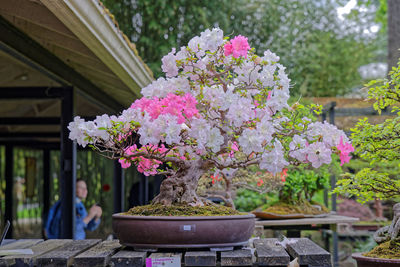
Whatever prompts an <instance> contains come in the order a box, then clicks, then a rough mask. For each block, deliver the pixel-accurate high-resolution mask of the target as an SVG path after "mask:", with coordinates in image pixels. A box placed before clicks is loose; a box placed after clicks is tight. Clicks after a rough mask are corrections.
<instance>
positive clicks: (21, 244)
mask: <svg viewBox="0 0 400 267" xmlns="http://www.w3.org/2000/svg"><path fill="white" fill-rule="evenodd" d="M40 242H43V239H20V240H17V241H15V242H12V243H10V244H7V245H4V246H1V247H0V250H9V249H23V248H29V247H31V246H34V245H36V244H37V243H40Z"/></svg>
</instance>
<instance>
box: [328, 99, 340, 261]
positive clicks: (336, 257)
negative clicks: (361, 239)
mask: <svg viewBox="0 0 400 267" xmlns="http://www.w3.org/2000/svg"><path fill="white" fill-rule="evenodd" d="M335 107H336V102H332V103H331V107H330V108H329V122H330V123H331V124H333V125H335ZM335 186H336V176H335V175H332V176H331V188H332V189H333V188H335ZM331 199H332V210H333V211H336V194H332V198H331ZM332 241H333V266H335V267H336V266H339V243H338V241H339V240H338V234H337V226H336V225H335V227H334V228H333V231H332Z"/></svg>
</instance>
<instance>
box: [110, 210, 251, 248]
mask: <svg viewBox="0 0 400 267" xmlns="http://www.w3.org/2000/svg"><path fill="white" fill-rule="evenodd" d="M254 218H255V216H254V215H253V214H246V215H232V216H131V215H123V214H121V213H118V214H114V215H113V216H112V219H113V220H112V226H113V231H114V233H115V235H116V236H117V238H118V239H119V241H120V243H121V244H124V245H127V246H131V247H135V248H195V247H199V248H200V247H232V246H241V245H245V244H246V243H247V241H248V239H249V238H250V236H251V235H252V233H253V230H254V224H255V219H254Z"/></svg>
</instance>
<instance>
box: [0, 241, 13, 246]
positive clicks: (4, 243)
mask: <svg viewBox="0 0 400 267" xmlns="http://www.w3.org/2000/svg"><path fill="white" fill-rule="evenodd" d="M15 241H16V240H15V239H4V240H3V243H1V245H2V246H5V245H7V244H10V243H13V242H15Z"/></svg>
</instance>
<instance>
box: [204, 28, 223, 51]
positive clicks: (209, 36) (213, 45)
mask: <svg viewBox="0 0 400 267" xmlns="http://www.w3.org/2000/svg"><path fill="white" fill-rule="evenodd" d="M200 38H201V40H202V42H204V50H209V51H210V52H215V51H216V50H217V48H218V47H219V46H220V45H222V44H223V43H224V33H223V32H222V30H221V29H219V28H214V29H212V31H210V30H209V29H207V30H205V31H204V32H202V33H201V34H200Z"/></svg>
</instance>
